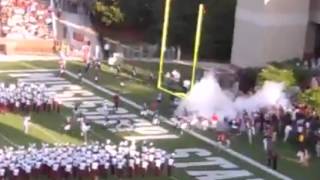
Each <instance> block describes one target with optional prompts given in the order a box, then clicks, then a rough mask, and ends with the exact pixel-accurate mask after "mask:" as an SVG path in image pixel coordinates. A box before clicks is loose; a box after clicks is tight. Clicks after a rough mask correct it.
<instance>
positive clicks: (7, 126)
mask: <svg viewBox="0 0 320 180" xmlns="http://www.w3.org/2000/svg"><path fill="white" fill-rule="evenodd" d="M130 65H132V63H131V64H130ZM134 65H135V66H137V67H139V69H137V70H138V71H142V70H144V71H145V72H147V73H149V72H156V69H157V67H156V68H155V65H156V63H150V64H148V63H134ZM56 68H58V65H57V63H56V62H14V63H1V64H0V69H1V70H14V69H16V70H19V69H20V70H24V69H56ZM81 68H83V67H82V64H81V63H79V62H70V63H68V65H67V69H68V70H69V71H71V72H74V73H77V72H78V70H79V69H81ZM168 68H169V66H168ZM170 68H177V69H181V72H183V73H182V74H188V70H189V68H190V69H191V67H187V66H183V65H179V66H174V65H172V64H171V65H170ZM92 76H93V73H92V72H91V73H90V72H89V73H88V74H87V75H86V76H85V78H88V79H93V77H92ZM186 76H187V75H186ZM66 78H67V79H68V80H69V81H70V82H72V83H78V82H77V81H75V80H74V79H72V78H70V77H66ZM0 79H1V80H2V81H7V82H10V81H14V79H12V78H10V77H8V76H7V75H6V74H5V73H2V74H1V75H0ZM120 82H125V84H126V85H125V88H123V87H121V86H120ZM99 85H101V86H102V87H104V88H106V89H110V90H113V91H119V92H120V93H121V95H123V96H124V97H126V98H128V99H130V100H133V101H134V102H137V103H138V104H142V103H143V102H151V101H152V100H154V99H155V97H156V94H157V93H158V90H157V89H156V88H155V82H148V81H147V80H145V79H142V78H137V79H132V78H131V76H130V75H129V74H128V73H125V72H123V73H121V74H120V76H116V75H115V72H114V71H113V70H112V69H111V68H110V67H108V66H106V65H103V68H102V72H101V74H100V81H99ZM82 86H83V87H84V88H86V89H87V90H89V91H91V92H94V94H96V95H98V96H101V97H105V98H108V99H111V96H109V95H107V94H105V93H103V92H101V91H98V90H96V89H95V88H93V87H91V86H88V85H86V84H82ZM123 105H124V106H125V108H126V109H128V110H130V112H133V113H139V111H138V110H137V109H135V108H133V107H131V106H130V105H128V104H123ZM172 111H173V110H172V108H170V101H169V98H165V100H164V102H163V103H162V104H161V106H160V113H161V114H162V115H164V116H166V117H170V116H171V114H172ZM70 113H71V112H70V109H66V108H65V109H63V111H62V114H57V113H50V114H47V113H39V114H36V113H34V114H32V123H33V125H32V126H31V131H30V134H29V135H25V134H24V133H23V130H22V117H21V116H20V115H19V114H10V113H8V114H3V115H0V145H2V146H5V145H10V144H11V145H12V144H19V145H20V144H28V143H31V142H36V143H40V142H48V143H55V142H71V143H82V142H83V139H82V137H81V136H80V132H79V130H73V132H72V133H71V134H68V135H64V134H62V124H63V122H64V118H65V116H66V115H70ZM162 126H163V127H164V128H166V129H168V130H170V131H171V132H175V133H178V132H176V130H175V129H174V128H172V127H170V126H168V125H165V124H163V125H162ZM198 133H201V134H203V135H205V136H207V137H210V138H212V139H215V134H214V132H212V131H207V132H200V131H199V132H198ZM106 138H110V139H112V140H113V141H119V140H120V139H121V138H122V137H121V134H114V133H111V132H109V131H108V130H106V129H105V128H104V127H102V126H99V125H95V126H94V127H93V131H92V133H90V135H89V139H90V140H91V141H96V140H98V141H101V140H104V139H106ZM255 142H256V143H254V144H253V145H249V144H248V141H247V139H246V137H244V136H239V137H234V138H233V140H232V149H234V150H236V151H238V152H240V153H242V154H244V155H246V156H248V157H251V158H253V159H255V160H256V161H258V162H260V163H262V164H265V163H266V159H265V155H264V152H263V150H262V143H261V137H258V138H257V139H256V140H255ZM155 144H156V146H158V147H161V148H164V149H167V150H169V151H173V150H175V149H177V148H203V149H207V150H209V151H210V152H211V153H212V155H213V156H218V157H223V158H225V159H227V160H229V161H231V162H233V163H235V164H236V165H238V166H239V167H241V168H243V169H246V170H249V171H250V172H251V173H253V174H254V175H255V177H259V178H263V179H270V180H273V179H277V178H276V177H274V176H272V175H270V174H268V173H266V172H264V171H262V170H260V169H258V168H256V167H254V166H252V165H250V164H248V163H246V162H243V161H241V160H239V159H237V158H235V157H232V156H230V155H229V154H227V153H225V152H218V151H217V149H215V148H213V147H212V146H210V145H209V144H207V143H204V142H203V141H200V140H198V139H196V138H194V137H192V136H190V135H188V134H184V135H182V136H181V137H180V138H179V139H171V140H157V141H155ZM277 149H278V150H279V153H280V161H279V172H281V173H283V174H285V175H288V176H290V177H292V178H293V179H297V180H300V179H301V180H304V179H308V180H317V179H320V174H319V173H318V171H317V168H318V167H320V161H319V159H316V158H312V159H311V163H310V167H303V166H301V165H299V164H298V163H296V162H295V161H292V160H291V159H296V157H295V153H296V147H295V146H294V145H292V144H290V143H286V144H284V143H281V142H279V143H278V144H277ZM183 161H188V162H189V161H190V162H193V161H195V162H199V161H203V158H199V157H194V156H192V157H191V158H190V159H186V160H183ZM187 170H219V167H214V166H205V167H196V168H194V167H189V168H184V169H178V170H177V171H176V172H175V175H174V177H173V178H170V177H161V178H153V177H150V178H145V179H150V180H157V179H159V180H160V179H161V180H166V179H173V180H175V179H178V180H188V179H192V178H191V177H190V176H188V175H187V174H186V171H187ZM138 179H139V178H138ZM242 179H244V178H242Z"/></svg>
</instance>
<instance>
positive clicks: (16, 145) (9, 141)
mask: <svg viewBox="0 0 320 180" xmlns="http://www.w3.org/2000/svg"><path fill="white" fill-rule="evenodd" d="M0 137H1V138H2V139H4V140H5V141H7V142H8V143H9V144H11V145H12V146H14V147H19V146H18V144H16V143H14V142H13V141H11V140H10V139H9V138H8V137H7V136H5V135H3V134H2V133H0Z"/></svg>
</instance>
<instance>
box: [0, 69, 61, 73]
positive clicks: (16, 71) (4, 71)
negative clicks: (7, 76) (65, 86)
mask: <svg viewBox="0 0 320 180" xmlns="http://www.w3.org/2000/svg"><path fill="white" fill-rule="evenodd" d="M56 71H59V70H58V69H24V70H21V69H17V70H0V73H20V72H21V73H22V72H29V73H33V72H56Z"/></svg>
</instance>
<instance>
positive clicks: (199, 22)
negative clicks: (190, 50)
mask: <svg viewBox="0 0 320 180" xmlns="http://www.w3.org/2000/svg"><path fill="white" fill-rule="evenodd" d="M171 1H172V0H166V2H165V11H164V21H163V29H162V39H161V50H160V62H159V70H158V82H157V88H158V89H159V90H161V91H163V92H165V93H168V94H170V95H173V96H176V97H179V98H184V97H186V93H184V92H174V91H171V90H169V89H167V88H165V87H163V86H162V78H163V66H164V61H165V52H166V48H167V38H168V29H169V19H170V11H171ZM204 12H205V11H204V4H199V11H198V20H197V29H196V37H195V45H194V54H193V62H192V74H191V84H190V87H191V88H193V86H194V84H195V77H196V69H197V64H198V59H199V48H200V44H201V34H202V33H201V32H202V24H203V17H204Z"/></svg>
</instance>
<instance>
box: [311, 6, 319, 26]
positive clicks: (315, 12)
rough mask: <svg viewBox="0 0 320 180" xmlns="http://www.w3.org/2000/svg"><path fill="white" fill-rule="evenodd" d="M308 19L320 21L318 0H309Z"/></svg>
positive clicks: (315, 21)
mask: <svg viewBox="0 0 320 180" xmlns="http://www.w3.org/2000/svg"><path fill="white" fill-rule="evenodd" d="M310 21H312V22H314V23H318V24H319V23H320V0H310Z"/></svg>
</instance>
